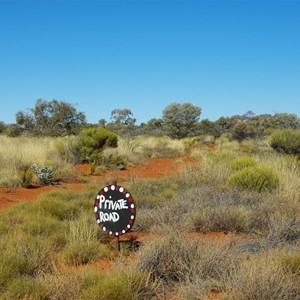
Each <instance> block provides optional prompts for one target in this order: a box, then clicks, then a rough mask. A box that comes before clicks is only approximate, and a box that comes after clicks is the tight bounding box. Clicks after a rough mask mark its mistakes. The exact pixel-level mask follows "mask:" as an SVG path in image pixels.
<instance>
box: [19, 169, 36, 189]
mask: <svg viewBox="0 0 300 300" xmlns="http://www.w3.org/2000/svg"><path fill="white" fill-rule="evenodd" d="M18 175H19V178H20V181H21V186H22V187H29V186H30V184H31V183H32V180H33V175H34V173H33V171H32V169H31V167H30V165H29V164H24V165H22V166H20V167H19V168H18Z"/></svg>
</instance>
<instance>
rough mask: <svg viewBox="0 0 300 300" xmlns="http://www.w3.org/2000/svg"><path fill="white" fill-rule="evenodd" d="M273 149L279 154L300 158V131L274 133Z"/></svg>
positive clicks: (272, 139)
mask: <svg viewBox="0 0 300 300" xmlns="http://www.w3.org/2000/svg"><path fill="white" fill-rule="evenodd" d="M271 147H272V148H273V149H274V150H276V151H277V152H280V153H285V154H294V155H297V156H298V157H300V129H298V130H291V129H287V130H282V131H276V132H274V133H273V134H272V136H271Z"/></svg>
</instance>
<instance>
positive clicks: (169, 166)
mask: <svg viewBox="0 0 300 300" xmlns="http://www.w3.org/2000/svg"><path fill="white" fill-rule="evenodd" d="M188 163H191V159H190V158H188V157H181V158H156V159H149V160H147V161H146V162H145V163H144V164H141V165H137V166H134V167H128V168H126V169H125V170H120V171H107V172H105V173H103V174H102V175H98V176H92V175H89V176H86V179H87V181H89V182H93V181H95V182H99V185H103V184H104V183H105V182H107V181H108V180H110V181H117V182H120V181H124V180H128V179H130V178H132V177H137V178H161V177H166V176H170V175H172V174H174V173H176V172H177V171H178V170H179V169H180V168H182V167H183V166H185V165H186V164H188ZM75 170H76V172H78V173H79V174H80V173H81V174H82V173H84V174H89V173H90V166H89V165H87V164H84V165H79V166H76V167H75ZM84 186H85V184H84V183H64V182H62V183H59V184H58V185H54V186H34V187H33V188H30V189H27V188H7V189H4V188H0V210H1V209H5V208H6V207H9V206H12V205H14V204H17V203H22V202H27V201H32V200H35V199H37V198H38V197H39V196H40V195H41V194H43V193H47V192H49V191H53V190H55V189H72V190H74V191H79V190H81V189H82V188H84ZM100 187H101V186H100Z"/></svg>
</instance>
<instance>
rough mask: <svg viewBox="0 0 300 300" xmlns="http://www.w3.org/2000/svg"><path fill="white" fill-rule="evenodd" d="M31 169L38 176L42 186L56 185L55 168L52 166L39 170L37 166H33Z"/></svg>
mask: <svg viewBox="0 0 300 300" xmlns="http://www.w3.org/2000/svg"><path fill="white" fill-rule="evenodd" d="M31 168H32V170H33V172H34V173H35V175H36V176H37V178H38V180H39V182H40V184H41V185H53V184H55V183H56V182H55V179H54V177H53V170H54V168H53V167H52V166H45V167H41V168H39V167H38V166H37V165H36V164H33V165H32V166H31Z"/></svg>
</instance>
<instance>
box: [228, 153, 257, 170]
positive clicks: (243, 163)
mask: <svg viewBox="0 0 300 300" xmlns="http://www.w3.org/2000/svg"><path fill="white" fill-rule="evenodd" d="M257 165H258V162H257V160H256V159H254V158H252V157H249V156H242V157H238V158H235V159H233V160H232V161H230V162H229V167H230V169H231V170H233V171H239V170H242V169H244V168H247V167H254V166H257Z"/></svg>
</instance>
